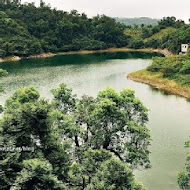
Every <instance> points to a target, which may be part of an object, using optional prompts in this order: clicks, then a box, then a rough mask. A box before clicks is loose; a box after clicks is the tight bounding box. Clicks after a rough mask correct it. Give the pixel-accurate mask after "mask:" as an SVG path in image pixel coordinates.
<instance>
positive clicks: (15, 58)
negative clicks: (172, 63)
mask: <svg viewBox="0 0 190 190" xmlns="http://www.w3.org/2000/svg"><path fill="white" fill-rule="evenodd" d="M106 52H108V53H114V52H150V53H151V52H153V53H159V54H163V55H165V56H166V57H167V56H170V55H172V53H171V52H169V51H168V50H167V49H164V50H162V49H152V48H145V49H130V48H109V49H104V50H79V51H69V52H58V53H42V54H39V55H32V56H29V57H18V56H12V57H8V58H3V59H2V58H0V63H1V62H7V61H18V60H20V59H32V58H36V59H37V58H46V57H54V56H56V55H74V54H94V53H106Z"/></svg>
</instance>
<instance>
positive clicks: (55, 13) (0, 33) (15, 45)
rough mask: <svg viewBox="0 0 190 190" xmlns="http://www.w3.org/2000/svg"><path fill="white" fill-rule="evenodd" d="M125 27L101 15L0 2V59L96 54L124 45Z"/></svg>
mask: <svg viewBox="0 0 190 190" xmlns="http://www.w3.org/2000/svg"><path fill="white" fill-rule="evenodd" d="M124 29H125V26H124V25H123V24H121V23H118V22H116V21H115V20H114V19H112V18H110V17H107V16H105V15H102V16H96V17H94V18H92V19H89V18H87V16H86V15H85V14H84V13H83V14H79V13H78V12H77V11H75V10H73V11H71V12H70V13H68V12H64V11H60V10H56V9H51V7H49V6H47V5H45V3H44V2H43V1H41V3H40V7H35V5H34V4H33V3H31V4H20V1H16V0H13V1H10V0H5V1H0V57H8V56H12V55H17V56H23V57H24V56H29V55H34V54H40V53H43V52H62V51H73V50H80V49H85V50H96V49H106V48H110V47H123V46H126V45H127V36H126V35H124V32H123V31H124Z"/></svg>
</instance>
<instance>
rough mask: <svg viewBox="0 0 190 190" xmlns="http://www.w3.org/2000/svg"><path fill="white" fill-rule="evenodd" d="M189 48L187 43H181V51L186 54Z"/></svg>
mask: <svg viewBox="0 0 190 190" xmlns="http://www.w3.org/2000/svg"><path fill="white" fill-rule="evenodd" d="M188 50H189V44H181V53H182V54H186V53H187V52H188Z"/></svg>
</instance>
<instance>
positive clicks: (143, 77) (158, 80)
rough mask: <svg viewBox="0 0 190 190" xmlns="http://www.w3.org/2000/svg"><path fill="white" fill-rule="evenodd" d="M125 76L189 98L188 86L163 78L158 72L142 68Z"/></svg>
mask: <svg viewBox="0 0 190 190" xmlns="http://www.w3.org/2000/svg"><path fill="white" fill-rule="evenodd" d="M127 78H129V79H131V80H134V81H136V82H141V83H144V84H148V85H151V86H154V87H156V88H158V89H160V90H164V91H166V92H169V93H171V94H174V95H179V96H182V97H185V98H187V99H190V87H183V86H181V85H180V84H178V83H177V82H175V81H174V80H169V79H166V78H163V75H162V73H160V72H157V73H152V72H149V71H147V70H145V69H144V70H140V71H136V72H133V73H130V74H128V75H127Z"/></svg>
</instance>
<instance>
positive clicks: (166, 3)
mask: <svg viewBox="0 0 190 190" xmlns="http://www.w3.org/2000/svg"><path fill="white" fill-rule="evenodd" d="M22 2H35V3H36V5H39V2H40V0H22ZM45 2H46V3H47V4H50V5H51V7H53V8H54V7H56V8H57V9H60V10H64V11H70V10H72V9H76V10H78V11H79V12H80V13H82V12H85V13H86V14H87V15H88V16H90V17H91V16H95V15H97V14H100V15H101V14H105V15H108V16H111V17H127V18H131V17H151V18H162V17H164V16H175V17H177V19H183V20H186V21H188V19H189V18H190V0H45Z"/></svg>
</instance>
